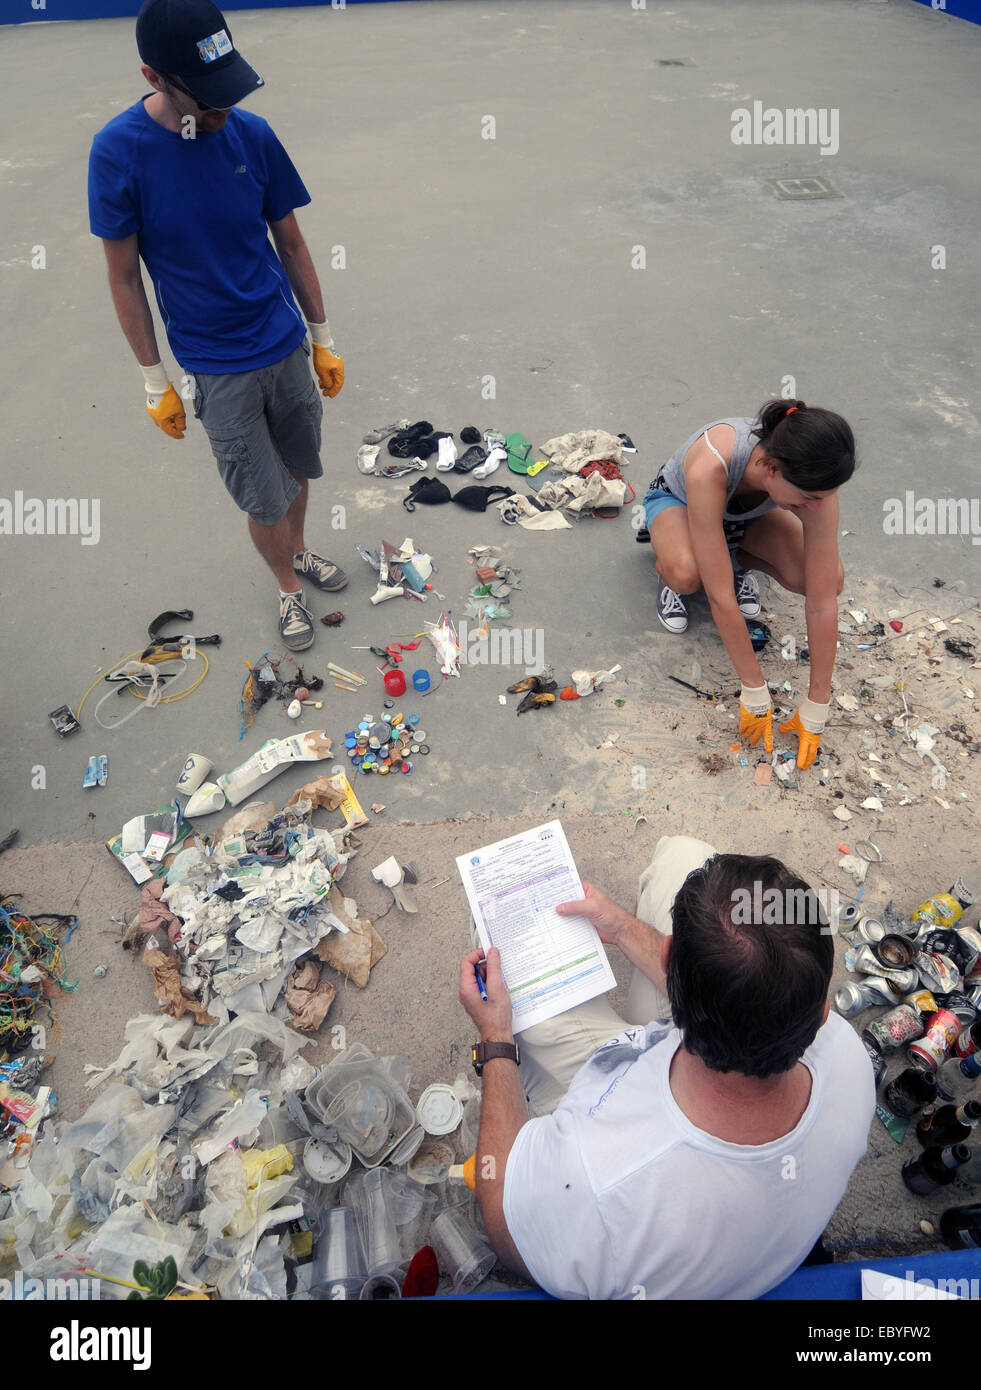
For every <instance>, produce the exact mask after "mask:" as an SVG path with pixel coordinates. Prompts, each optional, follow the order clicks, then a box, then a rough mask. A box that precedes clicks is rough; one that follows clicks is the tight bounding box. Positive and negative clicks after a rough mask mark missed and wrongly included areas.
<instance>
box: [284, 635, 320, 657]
mask: <svg viewBox="0 0 981 1390" xmlns="http://www.w3.org/2000/svg"><path fill="white" fill-rule="evenodd" d="M316 635H317V634H316V633H315V632H311V634H310V637H309V639H308V640H307V641H306V642H297V641H296V640H295V639H293V638H289V637H284V636H283V634H282V633H280V634H279V640H280V641H281V642H282V644H283V646H284V647H288V648H289V650H290V651H291V652H305V651H306V649H307V647H312V646H313V643H314V639H315V638H316Z"/></svg>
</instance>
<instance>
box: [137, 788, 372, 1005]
mask: <svg viewBox="0 0 981 1390" xmlns="http://www.w3.org/2000/svg"><path fill="white" fill-rule="evenodd" d="M352 798H353V793H351V790H350V785H349V783H348V781H347V778H346V777H345V776H344V774H343V773H339V774H335V775H334V776H333V777H332V778H324V777H321V778H317V779H316V780H315V781H313V782H308V783H307V784H306V786H304V787H301V788H300V789H299V790H298V791H297V792H295V793H294V795H293V796H292V797H291V799H290V800H289V801H288V802H287V804H286V805H285V806H284V807H283V808H282V810H280V811H277V810H276V808H275V806H274V805H273V803H272V802H252V803H251V804H250V805H248V806H246V807H245V808H244V809H243V810H241V811H238V812H237V813H236V814H235V815H233V816H232V817H231V818H230V819H229V820H227V821H226V822H225V823H224V825H223V826H222V827H221V829H220V830H218V831H216V832H215V833H214V834H213V835H212V836H209V837H201V836H193V837H191V838H189V839H185V840H184V841H182V847H181V848H180V850H179V852H178V853H176V854H175V855H173V856H172V857H168V860H167V864H166V867H164V866H163V865H162V866H161V867H162V868H163V872H162V873H160V874H157V875H155V876H154V877H152V878H151V879H150V881H149V882H147V883H145V884H144V885H143V892H142V899H141V902H140V909H139V913H138V914H137V916H136V917H135V919H134V920H133V922H132V923H131V924H130V926H129V928H128V930H127V933H126V935H125V937H124V943H123V944H124V946H126V947H128V948H133V947H139V946H142V947H143V960H144V963H145V964H146V965H148V966H149V968H150V969H151V970H152V972H153V979H154V984H155V986H156V989H157V997H158V1000H159V1001H160V1003H161V1004H162V1005H163V1007H164V1008H165V1009H166V1010H167V1012H168V1013H169V1014H170V1015H171V1016H172V1017H173V1018H175V1019H181V1018H183V1016H184V1014H185V1013H186V1012H190V1013H191V1014H192V1015H193V1016H194V1018H195V1019H196V1021H197V1022H199V1023H202V1024H212V1023H215V1022H219V1023H227V1022H228V1020H229V1017H230V1015H231V1014H240V1013H242V1012H256V1013H258V1012H266V1013H269V1014H271V1015H273V1016H275V1017H276V1018H278V1019H280V1020H282V1021H284V1022H286V1023H291V1024H292V1025H293V1026H295V1027H298V1028H300V1029H302V1030H304V1031H306V1030H310V1029H315V1028H317V1027H319V1026H320V1024H321V1023H322V1022H323V1019H324V1017H325V1016H326V1014H327V1011H328V1010H329V1008H330V1006H331V1004H332V1003H333V1001H334V997H335V994H336V991H335V989H334V986H333V985H331V984H330V983H329V982H328V981H326V980H321V979H320V965H321V963H324V962H330V963H331V964H332V965H335V966H336V968H338V969H340V970H341V971H342V972H343V973H345V974H347V975H348V976H349V978H354V979H355V982H356V983H359V984H361V986H362V987H363V985H364V984H366V983H367V971H366V970H365V968H364V966H365V961H367V962H368V965H367V969H370V968H371V966H372V965H374V964H376V963H377V962H378V961H379V960H380V959H381V958H382V956H383V955H384V954H385V949H386V948H385V944H384V942H383V941H382V940H381V937H380V936H379V935H378V933H377V932H376V931H375V929H374V927H373V926H372V924H371V923H370V922H369V921H367V920H366V919H361V918H359V917H358V910H357V904H356V903H355V902H354V901H353V899H349V898H344V897H343V895H342V894H341V892H340V889H339V887H338V886H337V885H338V880H339V879H340V877H341V875H342V873H343V871H344V868H345V866H346V864H347V862H348V860H349V859H350V858H351V856H352V854H353V853H354V852H355V851H354V848H353V846H352V845H351V834H352V825H351V822H347V823H346V824H345V826H344V827H343V829H342V830H340V831H337V832H333V831H331V830H328V829H326V828H324V827H322V826H315V825H313V824H312V822H311V817H312V814H313V811H314V809H315V808H316V807H326V808H327V809H330V810H334V809H337V808H338V807H339V806H341V805H342V804H343V803H344V802H345V801H346V800H349V799H352ZM354 805H355V806H357V803H356V802H355V803H354ZM357 809H358V810H360V807H357ZM362 817H363V812H362ZM333 933H337V934H338V936H339V937H343V938H345V943H344V945H343V946H342V947H339V948H334V946H333V943H326V944H325V941H324V939H325V938H326V937H328V935H329V934H333ZM347 938H350V939H351V940H350V942H348V941H347V940H346V939H347Z"/></svg>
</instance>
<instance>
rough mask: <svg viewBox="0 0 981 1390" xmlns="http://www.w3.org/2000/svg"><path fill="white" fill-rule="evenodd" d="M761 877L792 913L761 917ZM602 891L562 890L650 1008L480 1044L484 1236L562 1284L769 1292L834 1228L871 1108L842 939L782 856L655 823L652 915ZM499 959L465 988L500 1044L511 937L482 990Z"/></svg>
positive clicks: (767, 897)
mask: <svg viewBox="0 0 981 1390" xmlns="http://www.w3.org/2000/svg"><path fill="white" fill-rule="evenodd" d="M754 884H756V885H759V889H758V893H757V896H756V898H755V901H756V902H757V903H759V902H763V903H766V904H769V905H772V904H773V903H775V902H780V901H782V902H784V903H786V905H787V911H786V913H784V914H780V913H776V912H773V911H770V910H768V911H766V912H764V913H762V914H759V915H762V917H763V921H749V922H746V921H745V920H744V919H745V918H746V917H747V916H752V913H751V912H747V911H745V910H739V909H745V907H746V904H747V902H749V903H751V902H752V901H754V899H753V889H754ZM774 889H775V890H777V892H778V894H779V895H780V896H779V898H775V897H773V896H772V894H768V892H767V890H774ZM585 891H586V896H585V899H584V900H583V901H581V902H574V903H566V904H563V905H562V908H561V909H559V910H560V911H562V912H565V913H573V912H583V913H585V914H586V915H587V916H588V917H589V918H590V919H591V920H592V922H593V923H594V925H595V926H596V928H597V930H598V932H599V935H600V937H601V938H602V939H603V941H604V942H606V943H607V944H609V945H614V946H618V947H619V948H620V949H621V950H622V951H623V952H624V954H625V955H626V956H627V958H628V960H630V961H631V962H632V963H633V965H634V967H635V979H634V982H633V983H632V985H631V991H630V998H629V1000H628V1008H627V1014H628V1020H627V1021H629V1022H631V1023H633V1024H635V1025H640V1026H634V1027H627V1028H625V1027H624V1020H623V1019H621V1018H620V1017H619V1016H618V1015H617V1014H616V1013H614V1011H613V1009H612V1008H611V1007H610V1005H609V1003H608V1001H607V1000H606V998H605V997H600V998H599V999H595V1000H592V1001H590V1002H589V1003H587V1004H583V1005H580V1006H579V1007H578V1008H576V1009H570V1010H569V1011H568V1012H567V1013H565V1014H562V1015H560V1016H559V1017H558V1018H555V1019H552V1020H550V1021H549V1022H547V1023H543V1024H538V1025H536V1026H535V1027H533V1028H529V1029H526V1030H525V1031H524V1033H522V1034H521V1035H520V1039H519V1042H520V1048H521V1062H520V1071H519V1068H518V1066H516V1065H515V1063H514V1060H513V1059H512V1058H511V1057H509V1056H508V1055H506V1054H507V1047H506V1046H505V1047H504V1048H502V1049H500V1051H501V1052H503V1053H504V1054H505V1055H499V1056H492V1057H491V1058H490V1059H489V1060H487V1061H486V1062H485V1063H484V1067H483V1074H482V1079H483V1107H482V1113H481V1122H480V1137H479V1141H478V1145H477V1164H476V1185H477V1196H478V1199H479V1201H480V1207H481V1212H482V1214H483V1218H484V1224H485V1225H486V1227H487V1233H488V1236H489V1237H490V1240H491V1243H492V1245H493V1246H494V1249H495V1250H496V1252H497V1254H498V1257H499V1259H500V1260H501V1262H502V1263H503V1264H505V1265H506V1266H508V1267H509V1268H511V1269H513V1270H515V1271H517V1272H518V1273H521V1274H524V1275H525V1276H526V1277H528V1278H529V1279H531V1280H533V1281H534V1282H535V1283H537V1284H539V1285H540V1286H541V1287H542V1288H543V1289H546V1290H547V1291H548V1292H550V1293H552V1294H555V1295H556V1296H558V1297H561V1298H604V1299H612V1298H624V1299H631V1298H644V1297H646V1298H658V1299H660V1298H688V1299H719V1298H755V1297H757V1296H758V1295H760V1294H762V1293H765V1292H766V1291H767V1290H768V1289H771V1288H773V1287H774V1285H776V1284H778V1283H780V1281H781V1280H782V1279H784V1278H785V1277H786V1276H787V1275H788V1274H790V1273H792V1272H793V1270H795V1269H796V1268H797V1267H798V1265H800V1263H801V1262H802V1261H803V1260H804V1258H805V1257H806V1255H807V1254H808V1252H809V1251H810V1250H811V1248H812V1247H813V1245H814V1244H815V1242H816V1241H817V1239H818V1238H819V1236H820V1235H821V1232H822V1231H823V1230H824V1227H825V1225H826V1223H827V1221H828V1219H829V1217H830V1216H831V1214H832V1212H833V1211H834V1210H835V1208H836V1207H837V1205H838V1203H839V1201H840V1200H841V1198H842V1196H843V1195H844V1192H845V1189H846V1187H847V1185H848V1180H849V1177H850V1176H851V1173H852V1170H853V1169H854V1167H855V1165H856V1163H857V1162H858V1160H859V1159H860V1158H861V1157H862V1155H863V1154H864V1152H865V1146H866V1140H867V1136H868V1129H869V1124H870V1123H871V1120H872V1115H873V1113H874V1109H875V1085H874V1080H873V1075H872V1067H871V1063H870V1061H869V1058H868V1055H867V1053H866V1051H865V1049H864V1047H863V1046H862V1043H861V1041H860V1040H859V1038H858V1036H857V1035H856V1033H855V1032H854V1031H853V1030H852V1028H851V1026H850V1025H849V1024H848V1023H847V1022H846V1021H845V1020H844V1019H843V1018H841V1017H839V1016H838V1015H837V1014H836V1015H833V1016H831V1017H830V1018H829V1016H828V999H827V995H828V987H829V984H830V981H831V971H832V964H833V959H834V941H833V937H832V936H831V935H830V933H829V930H828V928H827V926H826V925H825V927H824V930H822V922H823V921H824V920H825V919H824V918H823V914H821V913H820V909H819V906H818V903H817V899H816V896H815V895H814V894H813V893H812V892H811V890H810V889H808V887H807V885H806V884H805V883H804V882H803V881H802V880H801V879H799V878H797V877H796V876H795V875H793V874H792V873H791V872H790V871H789V870H788V869H786V868H785V867H784V866H783V865H782V864H781V863H779V861H777V860H775V859H771V858H766V857H750V856H746V855H733V854H716V853H715V851H714V850H713V849H712V848H711V846H710V845H707V844H705V843H704V842H703V841H699V840H692V839H690V838H689V837H687V836H672V837H669V838H664V839H662V840H661V841H660V842H659V844H658V846H657V849H656V852H655V855H654V859H653V861H652V863H651V864H650V865H649V866H648V868H647V869H646V870H645V872H644V874H643V875H642V877H641V881H640V897H639V902H638V917H631V916H630V915H629V913H627V912H626V911H625V910H624V909H622V908H619V907H617V906H616V905H615V904H614V903H613V902H611V901H610V899H609V898H607V897H606V896H605V895H604V894H603V893H601V892H599V891H598V890H597V889H596V888H594V887H593V886H592V885H589V884H587V885H585ZM805 893H806V895H807V896H806V898H804V897H803V895H804V894H805ZM747 894H748V896H747ZM672 904H673V906H672ZM802 904H805V905H806V906H804V907H803V910H802ZM780 915H783V916H784V920H783V922H779V923H777V922H774V921H773V918H774V917H775V916H780ZM672 919H673V920H672ZM672 926H673V936H672V934H671V933H672ZM482 957H483V952H482V951H479V950H478V951H473V952H471V954H470V955H468V956H467V957H466V958H465V959H464V961H463V962H462V965H461V969H460V1002H461V1003H462V1004H463V1006H464V1008H465V1009H466V1011H467V1013H468V1014H469V1015H470V1017H471V1018H472V1019H473V1021H474V1022H475V1023H476V1025H477V1027H478V1030H479V1032H480V1036H481V1040H482V1041H483V1042H485V1043H498V1044H505V1045H506V1044H508V1043H513V1037H512V1032H511V1004H510V1000H509V998H508V993H507V988H506V986H505V984H504V981H503V977H502V975H501V966H500V954H499V952H498V951H497V950H496V949H492V950H491V951H490V952H489V953H488V957H487V963H486V986H485V992H486V994H487V996H488V998H487V1000H486V1001H484V1000H483V999H482V998H481V996H480V992H479V987H478V985H477V982H476V979H475V976H474V970H475V967H476V965H477V963H478V962H479V961H480V960H481V959H482ZM638 972H639V974H638ZM660 992H666V994H667V1000H668V1001H670V1007H671V1010H672V1012H673V1016H674V1020H673V1023H672V1020H671V1019H670V1018H667V1019H665V1018H664V1017H663V1015H664V1013H666V1009H665V1008H664V1004H665V1003H666V1002H667V1001H665V1000H664V999H663V994H662V993H660ZM659 999H660V1001H661V1003H660V1005H659V1004H658V1000H659ZM652 1017H660V1019H661V1021H659V1022H655V1023H651V1022H650V1021H649V1020H650V1019H651V1018H652ZM644 1025H646V1026H644ZM490 1050H491V1051H493V1049H490ZM526 1095H527V1102H526ZM528 1104H530V1105H531V1108H532V1112H533V1113H534V1114H536V1115H537V1116H538V1117H537V1118H534V1119H529V1118H528V1113H529V1112H528Z"/></svg>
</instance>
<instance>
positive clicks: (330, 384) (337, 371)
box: [313, 343, 344, 399]
mask: <svg viewBox="0 0 981 1390" xmlns="http://www.w3.org/2000/svg"><path fill="white" fill-rule="evenodd" d="M313 370H314V371H315V372H316V373H317V380H318V381H319V382H320V389H321V391H323V393H324V395H325V396H330V397H331V399H333V397H334V396H336V395H337V393H338V391H339V390H340V389H341V387H342V386H343V385H344V358H343V357H337V356H336V355H335V354H334V353H333V352H331V350H330V348H326V347H322V346H321V344H320V343H314V345H313Z"/></svg>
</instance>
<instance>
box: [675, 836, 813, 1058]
mask: <svg viewBox="0 0 981 1390" xmlns="http://www.w3.org/2000/svg"><path fill="white" fill-rule="evenodd" d="M761 907H762V911H761ZM672 918H673V922H674V938H673V941H672V945H671V954H670V956H669V958H668V972H667V975H668V998H669V999H670V1001H671V1012H672V1014H673V1015H674V1021H675V1023H676V1025H677V1026H678V1028H680V1029H681V1033H682V1037H683V1042H684V1046H685V1048H686V1049H687V1050H688V1051H689V1052H692V1053H694V1055H695V1056H696V1057H700V1058H701V1060H702V1061H703V1062H704V1063H705V1065H706V1066H707V1067H710V1068H711V1069H712V1071H719V1072H729V1071H736V1072H741V1073H743V1074H744V1075H745V1076H758V1077H766V1076H773V1075H775V1074H776V1073H779V1072H786V1071H789V1070H790V1068H791V1067H793V1066H794V1065H795V1063H797V1062H798V1061H799V1060H800V1058H801V1056H802V1055H803V1053H804V1051H805V1050H806V1049H807V1048H808V1047H809V1046H810V1044H811V1043H812V1042H813V1041H814V1037H815V1035H816V1033H817V1031H818V1028H820V1026H821V1017H822V1013H823V1010H824V1002H825V999H826V997H827V993H828V986H829V984H830V982H831V971H832V967H833V965H834V941H833V938H832V936H831V934H830V931H829V929H828V926H827V917H826V916H825V914H824V911H823V909H822V907H821V904H820V902H819V900H818V897H817V894H815V893H814V892H813V891H812V890H811V889H810V888H809V887H808V885H807V884H806V883H805V882H804V880H803V879H802V878H799V877H798V876H797V875H796V874H794V873H792V872H791V870H790V869H788V868H787V867H786V866H785V865H783V864H781V863H780V861H779V859H773V858H770V857H768V856H765V855H759V856H756V855H746V854H717V855H715V856H714V857H713V858H712V859H709V860H707V861H706V863H705V864H703V865H702V867H701V868H699V869H696V870H695V871H694V872H693V873H691V874H689V875H688V877H687V878H686V879H685V882H684V883H683V884H682V886H681V889H680V890H679V892H678V896H677V897H676V898H675V901H674V908H673V910H672ZM822 928H823V930H822Z"/></svg>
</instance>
